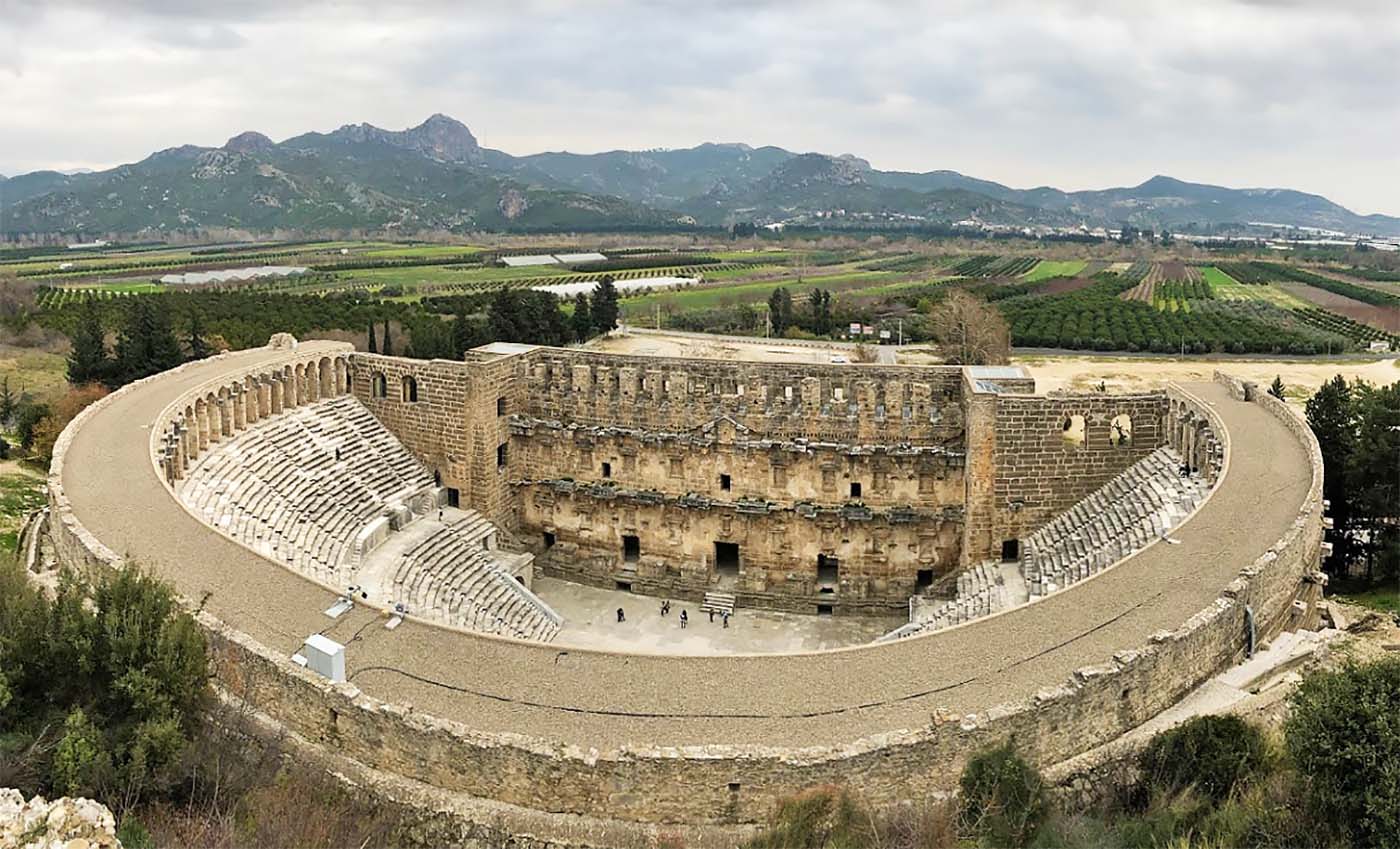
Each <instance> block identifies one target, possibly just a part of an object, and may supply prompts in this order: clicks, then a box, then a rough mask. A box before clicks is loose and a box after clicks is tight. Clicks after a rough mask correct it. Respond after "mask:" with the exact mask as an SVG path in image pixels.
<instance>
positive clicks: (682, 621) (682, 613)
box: [681, 610, 690, 628]
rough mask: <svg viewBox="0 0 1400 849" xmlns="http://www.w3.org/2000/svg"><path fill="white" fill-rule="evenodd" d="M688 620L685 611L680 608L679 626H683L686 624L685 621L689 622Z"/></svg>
mask: <svg viewBox="0 0 1400 849" xmlns="http://www.w3.org/2000/svg"><path fill="white" fill-rule="evenodd" d="M689 621H690V617H689V616H687V615H686V613H685V611H684V610H682V611H681V627H682V628H684V627H685V625H686V623H687V622H689Z"/></svg>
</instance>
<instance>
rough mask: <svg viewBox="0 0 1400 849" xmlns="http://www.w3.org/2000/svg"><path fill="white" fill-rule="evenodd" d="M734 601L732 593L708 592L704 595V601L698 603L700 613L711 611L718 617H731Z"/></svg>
mask: <svg viewBox="0 0 1400 849" xmlns="http://www.w3.org/2000/svg"><path fill="white" fill-rule="evenodd" d="M736 600H737V599H735V597H734V594H733V593H721V592H708V593H705V600H704V601H702V602H701V603H700V612H701V613H708V612H710V611H711V610H713V611H714V612H715V613H717V614H719V615H720V616H723V615H724V614H726V613H728V614H730V615H731V616H732V615H733V614H734V603H735V601H736Z"/></svg>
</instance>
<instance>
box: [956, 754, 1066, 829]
mask: <svg viewBox="0 0 1400 849" xmlns="http://www.w3.org/2000/svg"><path fill="white" fill-rule="evenodd" d="M959 786H960V788H961V790H962V797H961V798H962V810H961V812H960V813H961V817H962V822H963V827H964V829H966V830H968V831H970V832H972V833H975V834H977V835H978V836H980V837H981V838H982V840H983V841H984V842H985V843H988V844H989V845H992V846H1025V845H1027V844H1028V843H1030V841H1031V840H1032V839H1033V838H1034V837H1035V835H1036V832H1037V831H1038V830H1039V829H1040V826H1041V824H1042V823H1044V822H1045V816H1046V804H1045V782H1044V781H1043V780H1042V779H1041V777H1040V773H1039V772H1037V771H1036V769H1035V767H1033V766H1031V765H1030V764H1028V763H1026V762H1025V760H1023V759H1022V758H1021V756H1020V755H1018V754H1017V753H1016V749H1015V747H1014V746H1013V745H1012V743H1011V742H1010V741H1007V742H1005V743H1003V744H1002V745H1000V746H998V747H996V748H994V749H991V750H988V751H985V752H982V753H980V754H977V755H974V756H973V757H972V759H971V760H970V761H968V763H967V767H966V768H965V769H964V770H963V774H962V778H961V779H960V780H959Z"/></svg>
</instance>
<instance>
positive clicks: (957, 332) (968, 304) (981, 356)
mask: <svg viewBox="0 0 1400 849" xmlns="http://www.w3.org/2000/svg"><path fill="white" fill-rule="evenodd" d="M930 318H931V319H932V325H933V332H934V334H935V335H936V336H937V337H938V347H939V352H940V353H941V354H942V355H943V359H944V361H945V362H948V363H952V364H955V365H965V366H988V365H1003V364H1005V363H1006V362H1008V361H1009V359H1010V357H1011V330H1010V329H1009V328H1008V327H1007V325H1006V319H1005V318H1003V317H1002V315H1001V312H1000V311H999V310H998V309H997V308H996V307H993V306H990V305H989V304H987V302H986V301H983V300H982V299H981V298H978V297H976V296H974V295H971V294H969V293H967V292H965V291H963V290H962V289H953V290H952V291H951V292H949V293H948V297H947V298H944V299H943V302H942V303H940V304H938V305H937V306H936V307H934V308H933V311H932V313H931V314H930Z"/></svg>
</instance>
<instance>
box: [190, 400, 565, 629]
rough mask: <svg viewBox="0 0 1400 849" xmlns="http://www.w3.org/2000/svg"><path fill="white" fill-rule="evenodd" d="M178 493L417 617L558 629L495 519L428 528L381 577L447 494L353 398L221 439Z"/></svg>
mask: <svg viewBox="0 0 1400 849" xmlns="http://www.w3.org/2000/svg"><path fill="white" fill-rule="evenodd" d="M179 497H180V499H181V501H183V502H184V504H185V505H186V506H187V507H189V508H190V509H191V510H192V511H193V512H194V513H195V514H196V515H198V516H199V517H200V518H202V519H203V520H204V521H205V522H207V523H209V524H210V525H212V526H213V527H215V528H217V529H218V530H220V531H222V532H223V533H225V534H227V535H228V536H230V537H233V538H234V539H236V540H238V541H239V542H241V543H243V544H244V545H246V546H248V547H249V548H251V549H253V550H254V551H257V552H259V553H260V554H263V555H264V556H266V557H269V558H271V559H273V560H276V561H278V562H280V563H283V564H285V565H287V566H288V567H290V568H292V569H294V570H296V571H298V572H301V573H302V574H305V575H307V576H310V577H312V578H316V579H318V580H320V581H323V582H324V583H328V584H331V585H332V586H336V587H349V586H351V585H360V586H361V587H362V588H368V589H370V590H373V591H375V592H376V595H377V596H378V598H377V599H376V600H380V601H387V602H391V603H394V602H396V603H400V604H402V605H403V609H404V610H406V611H407V612H409V613H411V614H415V615H416V614H418V613H419V612H420V610H421V611H424V612H425V613H426V615H428V616H429V617H430V618H435V619H439V620H440V621H444V622H447V623H449V624H453V625H459V626H461V627H466V628H471V629H474V630H480V631H486V632H489V633H499V634H506V635H509V636H515V637H528V638H531V639H539V640H551V639H553V638H554V637H555V635H557V634H558V632H559V625H560V623H561V620H560V619H559V617H558V615H557V614H555V613H554V612H553V611H552V610H550V609H549V608H548V607H547V606H546V605H544V603H543V602H541V601H540V600H539V599H538V598H536V597H535V596H534V594H533V593H531V592H530V591H529V590H528V589H527V588H526V587H524V586H522V585H521V584H520V583H519V582H518V581H517V580H516V579H515V578H514V577H513V576H514V575H515V574H518V573H519V572H520V570H521V568H522V567H523V566H525V565H528V562H529V560H530V555H528V554H515V553H511V552H507V551H504V550H501V549H500V548H498V546H497V538H498V532H497V528H496V526H495V525H493V524H492V523H491V522H489V521H487V520H486V519H484V518H483V517H481V516H480V515H479V514H477V513H475V512H474V511H465V513H466V515H467V518H466V519H462V520H461V521H458V522H456V523H455V524H451V525H445V526H441V527H438V528H437V529H436V530H430V531H429V532H428V533H427V535H426V536H424V537H423V538H422V539H421V540H420V541H418V542H417V543H416V544H414V545H413V547H412V549H411V550H410V551H409V552H408V553H407V554H406V555H405V556H404V557H403V559H402V563H401V564H400V565H398V566H397V571H396V572H395V574H394V577H393V580H392V582H385V581H383V580H382V579H381V580H375V579H374V575H375V574H378V573H379V572H382V571H384V570H383V569H382V568H377V567H378V566H379V564H377V563H376V557H375V549H376V548H377V547H379V546H380V545H381V544H383V543H384V542H385V541H386V540H387V539H389V537H390V535H391V534H392V533H393V532H395V531H401V530H404V529H406V528H407V527H408V526H409V525H410V524H411V523H413V522H415V521H416V520H419V519H420V517H424V516H426V515H428V514H430V513H432V511H434V510H436V509H439V506H440V503H441V492H440V490H439V488H438V487H437V486H436V485H435V483H434V481H433V477H432V475H431V474H430V473H429V472H428V470H427V469H425V468H424V467H423V466H422V464H420V463H419V462H418V460H417V459H416V458H415V457H414V456H413V454H412V453H410V452H409V451H408V449H407V448H405V447H404V446H403V445H402V443H400V442H399V441H398V440H397V439H396V438H395V437H394V435H393V434H392V433H390V432H389V431H388V430H387V429H386V428H385V427H384V425H383V424H381V423H380V422H379V420H378V419H376V418H375V417H374V415H373V414H372V413H371V412H370V411H369V410H368V409H366V408H365V407H364V405H362V404H361V403H360V402H359V401H357V400H356V399H355V398H354V397H352V396H348V395H345V396H340V397H336V398H331V399H329V400H323V401H318V402H314V403H311V404H306V405H304V406H301V407H297V408H294V409H288V410H286V411H284V412H282V413H281V414H279V415H275V416H272V417H269V418H267V419H263V420H262V421H259V422H257V423H255V424H253V425H250V426H249V427H247V428H246V429H244V430H241V431H239V432H238V433H236V434H234V435H233V436H232V437H231V438H228V439H226V440H224V441H222V442H219V443H217V444H215V445H214V446H212V450H210V451H209V452H208V453H206V454H204V455H202V456H201V457H200V458H199V459H198V461H197V462H196V463H195V464H194V465H193V466H192V467H191V468H190V470H189V473H188V475H187V476H186V478H185V480H184V481H182V482H181V484H180V486H179ZM452 513H453V515H454V516H457V515H461V513H459V511H456V510H453V511H452ZM432 524H436V523H432ZM379 559H382V558H379ZM522 561H524V562H523V563H522ZM381 590H382V591H383V592H380V591H381Z"/></svg>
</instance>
